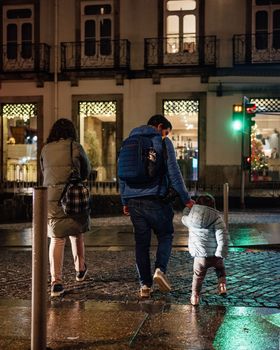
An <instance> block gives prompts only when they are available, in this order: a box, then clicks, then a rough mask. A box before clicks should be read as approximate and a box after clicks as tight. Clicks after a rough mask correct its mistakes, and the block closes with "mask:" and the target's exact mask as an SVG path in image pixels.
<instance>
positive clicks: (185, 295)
mask: <svg viewBox="0 0 280 350" xmlns="http://www.w3.org/2000/svg"><path fill="white" fill-rule="evenodd" d="M87 264H88V266H89V273H88V276H87V279H86V280H85V281H84V282H81V283H78V282H75V280H74V278H75V275H74V267H73V262H72V257H71V252H70V249H69V247H68V249H67V248H66V252H65V263H64V287H65V290H66V293H65V295H64V297H63V299H64V300H65V301H89V300H91V301H106V302H122V303H126V302H136V303H137V302H138V301H139V300H138V295H137V294H138V288H139V287H138V282H137V275H136V271H135V266H134V252H133V251H112V252H110V251H87ZM225 265H226V270H227V275H228V276H227V284H228V295H227V296H226V297H222V296H218V295H217V279H216V275H215V273H214V270H209V272H208V274H207V276H206V279H205V282H204V285H203V289H202V294H201V305H224V306H254V307H258V306H265V307H280V289H279V284H280V252H278V251H252V250H244V249H240V250H239V251H231V252H230V254H229V257H228V258H227V259H226V261H225ZM0 266H1V268H0V297H1V298H18V299H26V300H30V299H31V251H14V250H6V251H1V256H0ZM7 266H8V267H9V268H8V269H7V268H6V267H7ZM168 277H169V279H170V282H171V284H172V292H171V293H169V294H162V293H160V292H159V291H158V290H155V291H154V293H153V298H152V300H153V301H154V302H155V303H156V302H158V301H163V302H165V303H171V304H184V305H185V304H189V298H190V288H191V281H192V259H191V257H190V255H189V253H188V252H187V251H173V254H172V256H171V259H170V264H169V271H168ZM49 288H50V286H48V289H49ZM48 291H49V290H48Z"/></svg>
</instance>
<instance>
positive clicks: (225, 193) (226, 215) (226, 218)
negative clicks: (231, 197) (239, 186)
mask: <svg viewBox="0 0 280 350" xmlns="http://www.w3.org/2000/svg"><path fill="white" fill-rule="evenodd" d="M228 193H229V186H228V183H225V184H224V221H225V224H226V228H227V229H228Z"/></svg>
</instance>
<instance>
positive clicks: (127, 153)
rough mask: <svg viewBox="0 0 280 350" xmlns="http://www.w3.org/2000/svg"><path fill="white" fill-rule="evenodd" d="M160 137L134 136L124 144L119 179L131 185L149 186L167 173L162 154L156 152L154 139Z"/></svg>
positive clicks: (120, 155)
mask: <svg viewBox="0 0 280 350" xmlns="http://www.w3.org/2000/svg"><path fill="white" fill-rule="evenodd" d="M156 137H160V136H155V135H153V136H148V135H132V136H129V137H128V138H127V139H125V140H124V141H123V143H122V147H121V149H120V153H119V158H118V177H119V178H120V179H121V180H123V181H125V182H127V183H128V184H130V185H137V184H139V185H142V184H147V185H148V184H149V183H152V182H153V181H155V180H156V179H157V178H158V177H159V176H160V177H162V176H163V175H164V173H165V162H164V156H163V148H164V144H165V143H164V142H162V145H163V147H162V152H161V153H160V154H159V153H158V152H156V150H155V148H154V144H153V139H154V138H156Z"/></svg>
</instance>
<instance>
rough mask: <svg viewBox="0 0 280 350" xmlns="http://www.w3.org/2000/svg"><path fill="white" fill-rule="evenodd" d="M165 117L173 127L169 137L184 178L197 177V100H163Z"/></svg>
mask: <svg viewBox="0 0 280 350" xmlns="http://www.w3.org/2000/svg"><path fill="white" fill-rule="evenodd" d="M163 110H164V115H165V117H166V118H167V119H168V120H169V121H170V122H171V124H172V126H173V128H172V133H171V135H170V138H171V140H172V142H173V145H174V147H175V151H176V158H177V160H178V164H179V166H180V168H181V171H182V174H183V177H184V179H185V180H186V181H187V180H194V181H196V180H197V179H198V155H199V149H198V112H199V101H198V100H164V101H163Z"/></svg>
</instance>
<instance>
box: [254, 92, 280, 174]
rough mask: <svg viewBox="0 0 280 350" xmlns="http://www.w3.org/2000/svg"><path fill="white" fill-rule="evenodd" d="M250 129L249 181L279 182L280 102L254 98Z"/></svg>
mask: <svg viewBox="0 0 280 350" xmlns="http://www.w3.org/2000/svg"><path fill="white" fill-rule="evenodd" d="M251 102H253V103H255V104H256V106H257V113H256V116H255V118H254V120H255V122H256V123H255V125H254V126H253V127H252V128H251V169H250V178H251V181H280V100H279V99H271V98H256V99H252V100H251Z"/></svg>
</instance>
